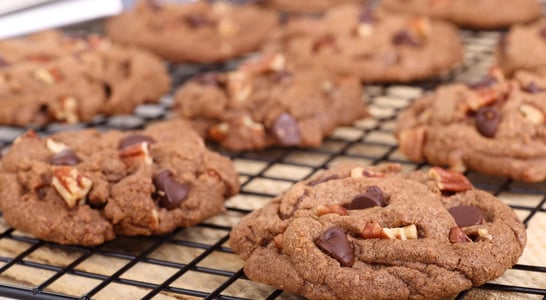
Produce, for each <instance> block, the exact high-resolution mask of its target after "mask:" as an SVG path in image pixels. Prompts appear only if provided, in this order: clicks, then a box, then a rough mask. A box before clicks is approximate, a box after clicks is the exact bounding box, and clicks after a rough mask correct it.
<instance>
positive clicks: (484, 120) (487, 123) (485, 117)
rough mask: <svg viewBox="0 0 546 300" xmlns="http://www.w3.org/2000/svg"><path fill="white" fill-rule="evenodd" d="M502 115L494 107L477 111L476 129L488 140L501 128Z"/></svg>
mask: <svg viewBox="0 0 546 300" xmlns="http://www.w3.org/2000/svg"><path fill="white" fill-rule="evenodd" d="M500 119H501V114H500V113H499V112H498V111H497V110H496V109H494V108H492V107H482V108H480V109H478V111H476V129H477V130H478V132H479V133H480V134H481V135H483V136H485V137H488V138H492V137H494V136H495V133H496V132H497V127H498V126H499V123H500Z"/></svg>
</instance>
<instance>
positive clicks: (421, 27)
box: [410, 17, 430, 40]
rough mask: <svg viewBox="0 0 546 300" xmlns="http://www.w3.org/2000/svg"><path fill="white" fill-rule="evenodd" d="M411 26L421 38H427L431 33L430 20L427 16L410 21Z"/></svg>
mask: <svg viewBox="0 0 546 300" xmlns="http://www.w3.org/2000/svg"><path fill="white" fill-rule="evenodd" d="M410 28H411V30H412V31H413V32H414V33H415V34H416V36H417V37H419V39H420V40H425V39H427V38H428V37H429V35H430V20H429V19H428V18H425V17H418V18H415V19H414V20H412V22H411V23H410Z"/></svg>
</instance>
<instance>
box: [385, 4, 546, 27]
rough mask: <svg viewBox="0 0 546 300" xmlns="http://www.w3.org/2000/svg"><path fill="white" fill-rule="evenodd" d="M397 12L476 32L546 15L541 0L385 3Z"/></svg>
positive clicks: (387, 7) (386, 6)
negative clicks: (445, 22) (420, 16)
mask: <svg viewBox="0 0 546 300" xmlns="http://www.w3.org/2000/svg"><path fill="white" fill-rule="evenodd" d="M381 4H382V7H384V8H386V9H388V10H391V11H393V12H400V13H409V14H418V15H425V16H430V17H433V18H439V19H444V20H447V21H450V22H453V23H455V24H457V25H459V26H462V27H467V28H474V29H495V28H504V27H508V26H510V25H512V24H516V23H525V22H529V21H532V20H535V19H537V18H538V17H540V16H541V15H542V10H543V8H542V4H541V2H540V1H538V0H458V1H449V0H383V1H381Z"/></svg>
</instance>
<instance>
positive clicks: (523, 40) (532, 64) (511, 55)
mask: <svg viewBox="0 0 546 300" xmlns="http://www.w3.org/2000/svg"><path fill="white" fill-rule="evenodd" d="M544 51H546V19H541V20H539V21H537V22H535V23H533V24H530V25H515V26H513V27H512V28H510V30H509V31H508V32H507V34H506V35H504V36H503V37H502V38H501V41H500V43H499V46H498V48H497V51H496V57H497V63H498V64H499V66H500V67H501V68H502V70H503V71H504V72H505V74H507V75H508V76H511V75H513V74H514V72H516V71H518V70H527V71H531V72H538V73H542V74H543V75H546V58H544V55H543V54H544Z"/></svg>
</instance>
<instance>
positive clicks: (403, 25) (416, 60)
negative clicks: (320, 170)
mask: <svg viewBox="0 0 546 300" xmlns="http://www.w3.org/2000/svg"><path fill="white" fill-rule="evenodd" d="M265 51H277V52H278V51H282V52H283V53H285V55H286V56H287V58H288V59H289V60H290V61H293V62H295V63H296V65H298V66H299V67H307V66H309V65H317V64H318V65H321V66H323V67H325V68H326V69H327V70H329V71H331V72H335V73H338V74H343V75H352V76H356V77H358V78H360V79H361V80H363V81H365V82H388V81H401V82H407V81H414V80H419V79H425V78H429V77H433V76H435V75H439V74H440V73H442V72H444V71H448V70H450V69H451V68H452V67H453V66H454V65H455V64H456V63H458V62H460V60H461V58H462V45H461V41H460V38H459V33H458V31H457V29H456V28H455V27H453V26H452V25H449V24H447V23H443V22H440V21H430V20H429V19H427V18H420V17H406V16H398V15H393V14H387V13H385V12H384V11H374V10H371V9H370V8H369V7H366V6H361V5H343V6H338V7H336V8H333V9H331V10H329V11H328V12H327V13H326V14H325V15H324V16H323V17H322V18H294V19H291V21H290V22H288V24H286V26H285V27H284V28H282V29H281V30H280V31H279V32H278V33H276V34H275V35H274V37H273V38H272V40H271V42H270V43H268V44H267V46H266V47H265Z"/></svg>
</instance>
